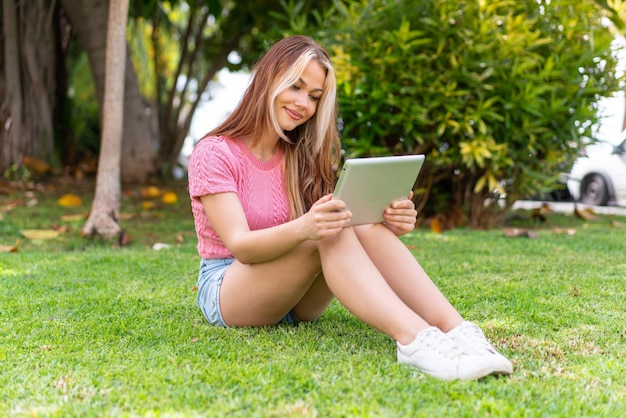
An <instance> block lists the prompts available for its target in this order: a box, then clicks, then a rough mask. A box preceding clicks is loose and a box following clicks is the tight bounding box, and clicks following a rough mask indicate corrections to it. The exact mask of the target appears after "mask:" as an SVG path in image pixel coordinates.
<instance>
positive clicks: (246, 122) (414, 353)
mask: <svg viewBox="0 0 626 418" xmlns="http://www.w3.org/2000/svg"><path fill="white" fill-rule="evenodd" d="M336 118H337V102H336V87H335V73H334V70H333V67H332V66H331V63H330V60H329V57H328V54H327V52H326V51H325V50H324V49H323V48H322V47H320V46H319V45H318V44H317V43H315V42H314V41H313V40H312V39H310V38H308V37H304V36H292V37H288V38H285V39H283V40H281V41H279V42H277V43H276V44H275V45H274V46H272V48H270V50H269V51H268V52H267V53H266V55H265V56H264V57H263V58H262V59H261V60H260V61H259V62H258V64H257V66H256V68H255V71H254V75H253V78H252V80H251V82H250V85H249V87H248V89H247V90H246V92H245V94H244V96H243V98H242V100H241V102H240V103H239V105H238V106H237V108H236V109H235V110H234V111H233V113H232V114H231V115H230V116H229V117H228V118H227V119H226V120H225V121H224V122H223V123H222V124H221V125H220V126H218V127H217V128H215V129H214V130H213V131H211V132H209V133H208V134H207V135H206V136H205V137H204V138H203V139H202V140H201V141H200V142H199V143H198V144H197V145H196V147H195V148H194V150H193V152H192V155H191V157H190V161H189V192H190V196H191V204H192V210H193V215H194V220H195V228H196V232H197V235H198V252H199V254H200V256H201V257H202V261H201V264H200V274H199V280H198V288H199V290H198V304H199V306H200V308H201V309H202V312H203V314H204V315H205V317H206V319H207V320H208V321H209V322H210V323H212V324H215V325H219V326H224V327H249V326H264V325H272V324H277V323H281V322H283V323H298V322H300V321H314V320H316V319H317V318H318V317H319V316H320V315H321V314H322V312H324V310H325V309H326V308H327V307H328V305H329V304H330V303H331V301H332V300H333V299H334V298H337V299H338V300H339V302H341V303H342V304H343V305H344V306H345V307H346V308H347V309H348V310H349V311H350V312H352V313H353V314H354V315H356V316H357V317H358V318H359V319H361V320H362V321H364V322H365V323H367V324H369V325H370V326H372V327H374V328H376V329H378V330H380V331H382V332H384V333H385V334H387V335H388V336H389V337H391V338H393V339H394V340H395V341H396V343H397V359H398V361H399V362H401V363H406V364H410V365H412V366H414V367H417V368H418V369H420V370H422V371H423V372H425V373H427V374H429V375H432V376H435V377H439V378H442V379H447V380H453V379H463V380H466V379H477V378H481V377H484V376H487V375H490V374H509V373H511V372H512V365H511V363H510V362H509V361H508V360H507V359H506V358H504V357H503V356H502V355H501V354H499V353H498V352H497V351H496V350H495V349H494V348H493V346H492V345H491V344H490V343H489V342H488V341H487V340H486V339H485V336H484V335H483V333H482V331H481V330H480V329H479V328H478V327H477V326H476V325H475V324H473V323H470V322H467V321H464V320H463V318H462V317H461V315H460V314H459V313H458V312H457V311H456V310H455V309H454V308H453V307H452V305H451V304H450V303H449V302H448V300H447V299H446V298H445V297H444V296H443V295H442V294H441V292H440V291H439V290H438V289H437V287H436V286H435V285H434V284H433V282H432V281H431V280H430V279H429V277H428V276H427V275H426V273H425V272H424V270H423V269H422V268H421V267H420V265H419V264H418V262H417V261H416V260H415V258H414V257H413V255H412V254H411V253H410V252H409V250H408V249H407V248H406V247H405V245H404V244H403V243H402V241H400V240H399V239H398V236H400V235H403V234H406V233H408V232H410V231H412V230H413V228H414V226H415V221H416V216H417V212H416V211H415V207H414V204H413V202H412V200H411V197H412V193H409V191H407V195H408V196H407V198H406V199H404V200H400V201H397V202H393V203H391V204H390V207H389V208H388V209H387V210H386V211H385V213H384V218H385V222H384V223H382V224H375V225H361V226H355V227H346V223H347V222H348V221H349V219H350V216H351V213H350V212H349V211H348V210H347V208H346V206H345V204H344V202H342V201H339V200H336V199H333V198H332V191H333V187H334V182H335V171H334V168H335V167H336V163H337V159H338V151H339V150H340V143H339V134H338V132H337V128H336Z"/></svg>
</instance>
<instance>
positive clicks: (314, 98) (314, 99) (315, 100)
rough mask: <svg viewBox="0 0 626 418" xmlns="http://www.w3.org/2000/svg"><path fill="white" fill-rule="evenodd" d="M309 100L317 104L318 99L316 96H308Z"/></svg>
mask: <svg viewBox="0 0 626 418" xmlns="http://www.w3.org/2000/svg"><path fill="white" fill-rule="evenodd" d="M309 97H310V98H311V100H313V101H314V102H319V100H320V98H319V97H317V96H309Z"/></svg>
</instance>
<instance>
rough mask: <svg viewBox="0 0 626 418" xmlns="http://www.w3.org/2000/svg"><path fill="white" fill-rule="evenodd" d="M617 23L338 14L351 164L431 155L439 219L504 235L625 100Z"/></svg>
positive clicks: (589, 13)
mask: <svg viewBox="0 0 626 418" xmlns="http://www.w3.org/2000/svg"><path fill="white" fill-rule="evenodd" d="M392 3H393V6H392V5H391V4H392ZM604 16H605V14H604V10H603V9H602V8H601V7H598V5H597V4H596V3H595V2H591V1H575V0H552V1H550V2H543V1H536V0H520V1H508V0H496V1H472V2H466V1H456V0H452V1H446V2H434V1H426V2H402V1H398V2H389V1H384V0H362V1H351V2H346V3H340V2H335V10H334V11H333V13H329V14H327V15H326V16H325V17H324V19H323V21H324V22H332V23H330V24H328V23H327V24H326V27H327V28H328V27H330V28H332V30H325V31H318V30H316V29H313V31H312V32H311V35H313V36H316V37H317V38H318V39H320V41H321V42H323V43H325V44H326V45H327V46H328V47H329V49H330V50H331V55H333V57H334V58H335V65H336V66H337V68H338V74H339V84H340V86H339V95H340V104H341V116H342V125H343V126H342V127H343V129H342V136H343V146H344V151H345V155H346V156H347V157H355V156H365V155H384V154H403V153H424V154H427V155H428V159H427V160H428V166H427V167H426V169H425V171H424V172H423V174H422V175H421V177H420V182H419V184H418V188H417V190H416V191H418V192H419V193H420V196H421V200H422V204H423V205H424V207H425V209H426V210H427V211H430V212H432V213H433V214H436V213H439V214H442V215H444V216H447V218H449V219H448V221H450V222H454V223H469V224H470V225H472V226H488V225H489V224H490V223H492V222H497V221H498V219H499V217H500V216H501V215H503V214H505V213H506V211H507V210H508V208H509V207H510V206H511V205H512V204H513V203H514V202H515V201H516V200H518V199H519V198H521V197H524V196H530V195H534V194H538V193H541V192H545V191H549V190H551V189H552V188H554V187H558V179H559V174H560V173H563V172H567V171H569V168H570V166H571V165H572V164H573V162H574V160H575V159H576V158H577V157H578V156H579V154H580V152H581V150H582V148H583V147H584V146H585V145H586V144H587V143H588V142H589V139H590V138H593V137H594V129H597V122H598V117H599V114H598V103H599V101H600V100H601V99H602V98H603V97H610V96H611V95H613V94H614V93H615V92H616V91H618V90H619V89H622V88H623V86H622V84H621V81H622V75H621V74H618V72H617V59H616V51H615V49H614V48H613V47H612V45H613V40H614V34H613V33H611V31H610V30H609V29H608V28H607V22H606V20H605V19H603V17H604ZM291 27H292V28H293V30H292V31H291V33H296V32H301V31H302V24H301V22H299V21H297V20H296V21H295V22H292V23H291ZM426 202H428V204H425V203H426Z"/></svg>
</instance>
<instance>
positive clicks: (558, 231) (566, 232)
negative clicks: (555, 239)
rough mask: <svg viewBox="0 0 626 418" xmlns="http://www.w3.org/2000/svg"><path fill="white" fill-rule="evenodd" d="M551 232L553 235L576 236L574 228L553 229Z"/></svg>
mask: <svg viewBox="0 0 626 418" xmlns="http://www.w3.org/2000/svg"><path fill="white" fill-rule="evenodd" d="M552 232H554V233H555V234H564V235H576V230H575V229H574V228H567V229H562V228H554V229H553V230H552Z"/></svg>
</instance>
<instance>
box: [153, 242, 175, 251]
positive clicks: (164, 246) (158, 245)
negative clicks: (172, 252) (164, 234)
mask: <svg viewBox="0 0 626 418" xmlns="http://www.w3.org/2000/svg"><path fill="white" fill-rule="evenodd" d="M170 247H171V245H169V244H164V243H162V242H157V243H156V244H154V245H153V246H152V249H153V250H155V251H161V250H166V249H168V248H170Z"/></svg>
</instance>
